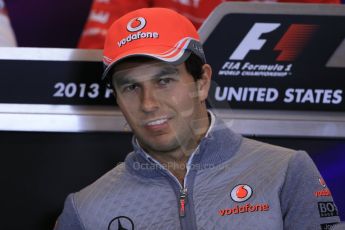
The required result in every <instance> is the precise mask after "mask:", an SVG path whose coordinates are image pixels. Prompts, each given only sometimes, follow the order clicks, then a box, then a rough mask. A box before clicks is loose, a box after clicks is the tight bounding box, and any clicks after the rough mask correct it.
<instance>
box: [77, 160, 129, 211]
mask: <svg viewBox="0 0 345 230" xmlns="http://www.w3.org/2000/svg"><path fill="white" fill-rule="evenodd" d="M128 177H130V175H129V173H128V170H127V169H126V165H125V163H124V162H121V163H118V164H117V165H116V166H115V167H114V168H113V169H111V170H110V171H108V172H106V173H105V174H104V175H103V176H101V177H100V178H98V179H97V180H96V181H94V182H93V183H92V184H90V185H88V186H86V187H85V188H83V189H81V190H80V191H78V192H76V193H75V201H76V204H83V203H87V201H88V199H89V197H92V200H95V199H98V197H99V198H102V197H104V196H105V195H106V194H108V193H109V192H112V190H116V189H119V188H120V187H121V186H123V184H124V182H125V181H129V180H128Z"/></svg>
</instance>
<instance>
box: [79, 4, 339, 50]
mask: <svg viewBox="0 0 345 230" xmlns="http://www.w3.org/2000/svg"><path fill="white" fill-rule="evenodd" d="M238 1H241V2H263V3H272V2H273V3H274V2H282V3H331V4H339V3H340V0H135V1H134V0H93V2H92V5H91V10H90V14H89V17H88V19H87V21H86V23H85V26H84V29H83V33H82V35H81V37H80V40H79V44H78V48H82V49H103V45H104V40H105V36H106V34H107V29H108V28H109V27H110V25H111V24H112V22H113V21H115V20H116V19H118V18H119V17H121V16H122V15H124V14H125V13H128V12H130V11H133V10H137V9H140V8H144V7H164V8H170V9H173V10H176V11H177V12H179V13H180V14H182V15H184V16H186V17H187V18H188V19H189V20H190V21H191V22H192V23H193V24H194V26H195V27H197V28H199V27H200V26H201V24H202V23H203V22H204V20H205V19H206V18H207V16H208V15H209V14H210V13H211V11H212V10H214V8H216V7H217V6H218V5H219V4H221V3H222V2H238Z"/></svg>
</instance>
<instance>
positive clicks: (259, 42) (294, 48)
mask: <svg viewBox="0 0 345 230" xmlns="http://www.w3.org/2000/svg"><path fill="white" fill-rule="evenodd" d="M280 25H281V24H280V23H255V24H254V25H253V26H252V28H251V29H250V30H249V32H248V33H247V35H246V36H245V37H244V39H243V40H242V41H241V43H240V44H239V45H238V46H237V48H236V49H235V51H234V52H233V53H232V54H231V56H230V58H229V59H230V60H243V59H244V58H245V57H246V56H247V55H248V53H249V52H250V51H251V50H261V49H262V47H263V46H264V44H265V43H266V41H267V40H266V39H261V38H260V37H261V35H262V34H266V33H270V32H272V31H274V30H276V29H277V28H278V27H279V26H280ZM317 27H318V26H317V25H309V24H292V25H290V26H289V28H288V30H287V31H286V32H285V33H284V35H283V36H282V38H281V39H280V40H279V41H278V43H277V44H276V46H275V47H274V50H275V51H279V52H280V54H279V55H278V57H277V59H276V61H293V60H294V59H295V58H296V57H297V56H298V55H299V53H300V52H301V50H302V49H303V48H304V46H305V45H306V43H307V42H308V41H309V39H310V38H311V35H312V34H313V33H314V31H315V30H316V29H317Z"/></svg>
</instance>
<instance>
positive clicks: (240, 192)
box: [230, 184, 253, 202]
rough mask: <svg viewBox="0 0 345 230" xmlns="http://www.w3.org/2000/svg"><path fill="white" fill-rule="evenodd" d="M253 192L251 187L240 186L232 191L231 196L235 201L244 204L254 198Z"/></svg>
mask: <svg viewBox="0 0 345 230" xmlns="http://www.w3.org/2000/svg"><path fill="white" fill-rule="evenodd" d="M252 193H253V190H252V188H251V187H250V186H249V185H246V184H240V185H237V186H236V187H235V188H233V189H232V191H231V193H230V196H231V199H232V200H233V201H236V202H244V201H246V200H248V199H249V198H250V197H251V196H252Z"/></svg>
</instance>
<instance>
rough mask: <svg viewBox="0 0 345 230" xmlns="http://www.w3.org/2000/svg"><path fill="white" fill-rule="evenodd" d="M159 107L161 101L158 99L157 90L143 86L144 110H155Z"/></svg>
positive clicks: (142, 106) (142, 105)
mask: <svg viewBox="0 0 345 230" xmlns="http://www.w3.org/2000/svg"><path fill="white" fill-rule="evenodd" d="M158 108H159V102H158V100H157V97H156V94H155V90H154V89H152V88H145V87H144V88H143V90H142V96H141V109H142V111H144V112H146V113H149V112H154V111H156V110H157V109H158Z"/></svg>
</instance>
